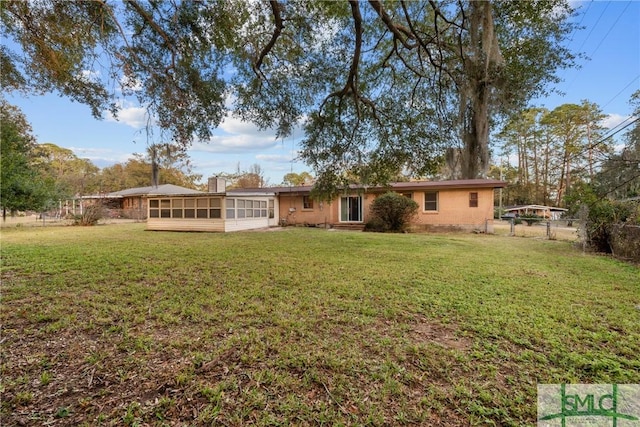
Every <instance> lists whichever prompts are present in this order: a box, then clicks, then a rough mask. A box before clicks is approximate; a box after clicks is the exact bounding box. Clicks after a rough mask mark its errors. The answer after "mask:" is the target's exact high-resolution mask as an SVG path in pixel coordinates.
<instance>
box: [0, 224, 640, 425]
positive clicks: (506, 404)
mask: <svg viewBox="0 0 640 427" xmlns="http://www.w3.org/2000/svg"><path fill="white" fill-rule="evenodd" d="M1 243H2V287H1V290H2V312H1V317H0V320H1V323H2V336H1V341H0V342H1V345H2V360H1V377H2V385H1V386H0V387H1V388H0V391H1V393H2V396H1V400H2V403H1V405H2V409H1V411H2V412H1V413H0V415H1V419H0V423H1V424H2V425H43V424H47V425H83V424H84V425H91V426H94V425H158V426H160V425H222V426H240V425H259V426H266V425H328V426H333V425H416V424H421V425H442V426H455V425H464V426H466V425H500V426H507V425H531V424H533V423H535V419H536V385H537V384H538V383H640V360H639V357H638V355H639V354H640V309H638V307H639V306H640V269H639V268H638V267H637V266H632V265H628V264H624V263H622V262H619V261H616V260H614V259H612V258H608V257H604V256H596V255H590V254H584V253H582V252H580V251H578V250H575V249H574V248H573V247H572V245H571V244H570V243H568V242H563V241H559V240H556V241H553V240H552V241H549V240H543V239H523V238H514V237H511V238H510V237H504V236H484V235H471V234H469V235H467V234H458V235H455V234H454V235H428V234H404V235H389V234H374V233H358V232H329V231H325V230H318V229H285V230H284V231H277V232H276V231H274V232H244V233H235V234H207V233H188V234H187V233H170V232H149V231H145V230H144V224H126V225H108V226H97V227H87V228H81V227H48V228H46V227H45V228H36V227H29V228H24V227H23V228H20V227H19V228H13V229H6V230H3V231H2V240H1Z"/></svg>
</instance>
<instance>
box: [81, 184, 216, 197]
mask: <svg viewBox="0 0 640 427" xmlns="http://www.w3.org/2000/svg"><path fill="white" fill-rule="evenodd" d="M186 194H205V193H203V192H202V191H198V190H193V189H191V188H186V187H181V186H179V185H173V184H162V185H158V186H157V187H155V186H153V185H150V186H148V187H136V188H127V189H125V190H120V191H114V192H112V193H107V194H99V195H93V196H83V198H87V199H96V198H100V199H120V198H123V197H134V196H181V195H186Z"/></svg>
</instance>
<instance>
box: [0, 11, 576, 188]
mask: <svg viewBox="0 0 640 427" xmlns="http://www.w3.org/2000/svg"><path fill="white" fill-rule="evenodd" d="M0 8H1V9H0V17H1V19H2V22H3V24H4V25H3V29H2V32H3V34H2V35H3V37H7V38H8V39H9V40H12V41H14V42H15V43H16V44H17V45H19V46H21V49H22V53H18V52H16V51H12V50H10V48H9V47H8V45H6V46H3V47H2V48H1V49H0V61H1V63H2V65H3V71H5V72H3V76H2V79H1V83H2V85H3V89H5V90H7V89H17V90H25V91H29V92H33V91H51V90H57V91H59V92H60V93H61V94H63V95H65V96H68V97H70V98H72V99H74V100H76V101H79V102H83V103H86V104H88V105H89V106H90V107H91V109H92V112H93V114H94V115H95V116H96V117H99V116H101V115H102V114H103V112H104V111H105V110H111V111H112V112H114V113H117V110H118V108H119V105H120V104H119V100H121V97H122V96H135V97H137V98H138V100H139V101H140V103H141V104H142V105H144V106H145V107H146V108H147V109H148V112H149V117H150V120H151V121H152V122H154V123H156V124H157V125H158V126H159V127H160V128H161V129H164V130H166V131H167V132H169V134H170V136H171V139H172V140H173V141H175V142H176V143H177V144H179V145H181V146H183V147H184V146H187V145H188V144H189V143H191V142H192V141H193V140H194V139H199V140H203V141H206V140H208V139H209V137H210V136H211V134H212V131H213V129H214V128H215V127H216V126H217V125H218V124H219V123H220V122H221V120H222V119H223V118H224V117H225V115H226V114H227V113H228V112H229V111H232V112H234V113H235V114H238V115H239V116H240V117H242V118H243V119H245V120H249V121H252V122H254V123H256V124H258V125H259V126H260V127H262V128H267V127H270V128H275V129H277V131H278V135H279V136H285V135H288V134H290V133H291V131H292V129H293V127H294V126H295V125H296V124H297V123H299V122H303V124H304V128H305V135H306V136H305V138H304V140H303V141H302V150H301V157H302V159H303V160H305V161H306V162H307V163H308V164H309V165H310V166H311V167H312V168H313V169H314V172H315V175H316V177H317V179H318V181H317V183H318V184H319V186H320V187H323V186H324V187H327V188H328V187H331V186H334V184H339V183H341V182H343V181H344V179H345V177H346V176H357V177H358V179H359V180H360V181H363V182H371V183H375V182H382V181H385V180H388V179H389V177H391V176H393V175H396V174H397V173H398V171H399V170H401V169H405V170H408V171H410V173H412V174H414V175H424V174H425V173H428V172H430V171H433V170H434V169H435V168H436V166H437V165H438V164H439V163H440V162H441V160H442V156H443V153H444V150H445V149H446V148H451V147H456V148H459V149H460V153H461V160H462V166H463V167H462V169H461V176H462V177H468V178H473V177H478V176H484V175H485V174H486V173H487V170H488V167H489V131H490V128H491V126H492V124H493V122H494V120H496V119H498V118H499V117H500V116H501V115H503V114H506V113H508V112H510V111H512V110H513V109H514V108H518V107H522V106H524V105H525V104H526V103H527V101H528V100H529V99H531V98H532V97H534V96H537V95H540V94H541V93H542V92H544V90H545V85H546V84H547V83H549V82H553V81H555V80H556V77H555V72H556V70H557V69H558V68H562V67H568V66H571V65H573V60H574V56H573V55H572V54H571V53H570V52H569V51H568V50H567V49H566V48H565V47H563V45H562V42H563V40H564V38H565V37H567V36H568V35H569V34H570V33H571V31H572V30H573V28H574V26H573V24H572V23H571V22H570V21H569V19H568V18H569V17H570V16H571V14H572V12H573V11H572V9H571V7H570V6H569V2H568V1H567V0H541V1H536V2H511V1H499V0H493V1H488V0H487V1H464V0H462V1H453V0H430V1H419V2H413V1H411V2H408V1H402V0H401V1H380V0H369V1H368V2H364V1H363V2H360V1H356V0H348V1H340V2H329V1H327V2H311V1H307V0H292V1H286V2H284V1H278V0H271V1H253V2H247V1H245V0H218V1H215V2H195V1H184V2H168V1H166V2H162V1H160V2H139V1H137V0H127V1H124V2H116V1H108V0H103V1H87V2H84V1H83V2H67V1H56V0H41V1H38V2H23V1H6V2H2V5H1V6H0ZM345 172H349V174H345ZM343 183H344V182H343Z"/></svg>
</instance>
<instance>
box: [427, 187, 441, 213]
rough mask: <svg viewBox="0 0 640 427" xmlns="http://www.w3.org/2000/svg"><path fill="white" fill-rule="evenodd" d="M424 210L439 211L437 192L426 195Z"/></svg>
mask: <svg viewBox="0 0 640 427" xmlns="http://www.w3.org/2000/svg"><path fill="white" fill-rule="evenodd" d="M424 210H425V211H437V210H438V192H437V191H426V192H425V193H424Z"/></svg>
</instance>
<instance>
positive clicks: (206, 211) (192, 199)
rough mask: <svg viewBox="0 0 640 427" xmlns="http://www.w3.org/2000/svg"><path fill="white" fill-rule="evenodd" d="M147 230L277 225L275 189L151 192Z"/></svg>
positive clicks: (232, 229) (246, 227)
mask: <svg viewBox="0 0 640 427" xmlns="http://www.w3.org/2000/svg"><path fill="white" fill-rule="evenodd" d="M148 199H149V200H148V205H147V206H148V216H147V218H148V219H147V230H156V231H160V230H162V231H218V232H226V231H240V230H252V229H259V228H266V227H270V226H276V225H278V215H277V211H278V201H277V198H276V197H275V193H249V192H239V193H233V192H227V193H215V194H211V193H202V194H197V195H191V194H183V195H172V196H161V195H159V196H149V198H148Z"/></svg>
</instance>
